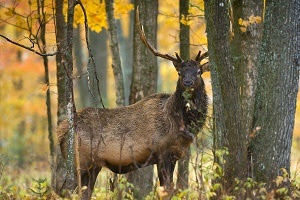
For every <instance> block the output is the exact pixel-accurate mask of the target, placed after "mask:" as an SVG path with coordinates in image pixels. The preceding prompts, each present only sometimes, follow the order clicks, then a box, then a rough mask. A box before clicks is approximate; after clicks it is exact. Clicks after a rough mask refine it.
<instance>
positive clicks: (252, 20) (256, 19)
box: [249, 15, 261, 24]
mask: <svg viewBox="0 0 300 200" xmlns="http://www.w3.org/2000/svg"><path fill="white" fill-rule="evenodd" d="M260 22H261V17H260V16H253V15H251V16H250V17H249V23H250V24H254V23H256V24H259V23H260Z"/></svg>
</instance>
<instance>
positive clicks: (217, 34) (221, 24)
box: [205, 0, 247, 192]
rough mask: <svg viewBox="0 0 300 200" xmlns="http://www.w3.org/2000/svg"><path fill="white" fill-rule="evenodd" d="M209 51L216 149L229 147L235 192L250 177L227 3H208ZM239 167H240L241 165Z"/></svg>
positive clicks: (228, 172) (229, 179) (229, 176)
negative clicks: (237, 183) (236, 181)
mask: <svg viewBox="0 0 300 200" xmlns="http://www.w3.org/2000/svg"><path fill="white" fill-rule="evenodd" d="M205 16H206V20H207V36H208V49H209V57H210V70H211V79H212V86H213V97H214V117H215V131H216V132H215V134H217V135H216V136H215V138H216V139H217V140H216V141H217V142H216V143H215V145H216V148H217V149H218V148H221V147H222V146H223V145H225V147H227V149H228V151H229V156H228V157H227V162H226V165H225V166H224V173H225V174H224V182H225V183H226V184H224V188H225V190H227V191H229V192H230V190H232V189H233V185H234V178H239V179H244V178H245V177H246V174H247V148H246V133H245V132H243V126H242V123H241V120H240V119H241V116H242V112H241V105H240V104H239V102H240V94H239V90H238V83H237V80H236V77H235V68H234V65H233V64H234V62H233V58H232V52H231V51H230V44H229V39H230V37H231V33H230V19H229V16H230V14H229V5H228V2H227V1H224V0H215V1H208V0H206V1H205ZM237 163H239V164H238V165H237Z"/></svg>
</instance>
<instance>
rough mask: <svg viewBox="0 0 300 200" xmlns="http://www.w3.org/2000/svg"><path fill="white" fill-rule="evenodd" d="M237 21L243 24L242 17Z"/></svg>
mask: <svg viewBox="0 0 300 200" xmlns="http://www.w3.org/2000/svg"><path fill="white" fill-rule="evenodd" d="M238 22H239V25H240V26H242V24H243V19H242V18H239V21H238Z"/></svg>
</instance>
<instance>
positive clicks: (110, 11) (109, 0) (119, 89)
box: [105, 0, 125, 106]
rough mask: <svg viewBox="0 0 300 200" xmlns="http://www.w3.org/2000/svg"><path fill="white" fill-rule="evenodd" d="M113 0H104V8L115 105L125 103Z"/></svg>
mask: <svg viewBox="0 0 300 200" xmlns="http://www.w3.org/2000/svg"><path fill="white" fill-rule="evenodd" d="M113 2H114V1H113V0H105V10H106V17H107V23H108V33H109V39H110V49H111V52H112V60H113V63H112V68H113V72H114V78H115V87H116V96H117V100H116V103H117V106H124V105H125V95H124V81H123V73H122V65H121V58H120V52H119V44H118V36H117V27H116V21H115V17H114V6H113Z"/></svg>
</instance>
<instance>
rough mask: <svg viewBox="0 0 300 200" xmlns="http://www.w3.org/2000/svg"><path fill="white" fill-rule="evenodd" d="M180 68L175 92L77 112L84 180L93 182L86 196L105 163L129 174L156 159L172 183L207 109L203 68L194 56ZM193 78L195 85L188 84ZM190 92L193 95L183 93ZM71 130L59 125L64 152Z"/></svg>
mask: <svg viewBox="0 0 300 200" xmlns="http://www.w3.org/2000/svg"><path fill="white" fill-rule="evenodd" d="M176 69H177V71H178V72H180V74H181V75H180V78H179V80H178V83H177V88H176V91H175V93H174V94H172V95H167V94H155V95H152V96H150V97H146V98H145V99H143V100H141V101H139V102H137V103H135V104H133V105H130V106H125V107H121V108H115V109H99V108H85V109H83V110H81V111H79V112H78V113H77V130H76V131H77V133H78V136H79V156H80V168H81V174H82V180H83V181H82V182H83V183H82V185H88V186H89V191H88V194H86V198H87V199H88V198H90V195H91V192H92V190H93V187H94V183H95V180H96V177H97V175H98V173H99V171H100V170H101V168H102V167H107V168H109V169H110V170H111V171H113V172H115V173H127V172H130V171H132V170H135V169H137V168H140V167H144V166H147V165H152V164H157V167H158V176H159V180H160V184H161V185H166V186H168V187H170V185H171V183H172V181H173V171H174V167H175V163H176V161H177V160H178V159H180V158H181V157H182V156H183V155H184V153H185V151H186V150H187V147H189V145H190V144H191V142H192V141H193V134H192V133H191V132H192V131H193V133H194V134H196V133H197V132H198V131H199V130H200V129H201V128H202V126H203V125H204V122H205V119H206V113H207V95H206V92H205V87H204V82H203V80H202V78H201V73H202V72H203V71H204V70H203V69H201V66H199V64H198V62H196V61H193V60H192V61H184V62H182V63H179V64H177V66H176ZM199 69H201V71H199ZM188 81H192V83H193V84H192V85H190V84H189V85H188V86H187V85H185V84H188ZM191 88H192V89H191ZM187 91H188V92H187ZM186 92H187V93H188V94H189V95H188V96H189V99H186V97H183V96H184V93H186ZM187 105H189V106H188V107H187ZM67 132H68V123H67V122H66V121H64V122H62V123H61V124H60V126H59V127H58V129H57V133H58V137H59V143H60V145H61V151H62V154H63V155H64V156H66V149H67V141H66V135H67V134H66V133H67ZM91 172H92V173H91Z"/></svg>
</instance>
